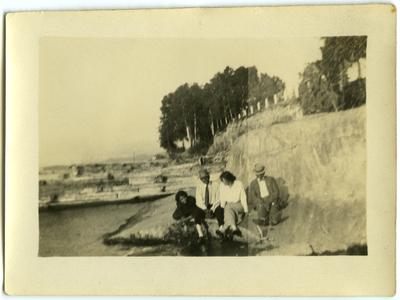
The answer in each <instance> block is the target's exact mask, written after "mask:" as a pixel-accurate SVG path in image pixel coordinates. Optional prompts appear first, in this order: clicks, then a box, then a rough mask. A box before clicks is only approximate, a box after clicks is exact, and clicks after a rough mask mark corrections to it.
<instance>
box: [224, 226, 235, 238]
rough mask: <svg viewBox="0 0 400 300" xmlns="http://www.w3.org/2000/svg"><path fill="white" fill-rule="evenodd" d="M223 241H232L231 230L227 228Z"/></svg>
mask: <svg viewBox="0 0 400 300" xmlns="http://www.w3.org/2000/svg"><path fill="white" fill-rule="evenodd" d="M225 240H227V241H231V240H233V233H232V230H231V229H230V228H228V229H227V230H226V231H225Z"/></svg>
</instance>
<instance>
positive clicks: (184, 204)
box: [38, 35, 368, 257]
mask: <svg viewBox="0 0 400 300" xmlns="http://www.w3.org/2000/svg"><path fill="white" fill-rule="evenodd" d="M367 41H368V37H367V36H363V35H360V36H315V37H314V36H312V37H296V38H288V37H285V38H279V37H271V38H265V39H256V38H254V39H252V38H246V39H241V38H236V39H232V38H230V39H189V38H182V39H178V38H160V39H151V38H132V39H129V38H112V37H104V38H102V37H42V38H40V40H39V67H38V68H39V117H38V119H39V133H38V134H39V136H38V138H39V182H38V185H39V195H38V210H39V235H40V236H39V248H38V255H39V256H40V257H57V256H272V255H274V256H288V255H290V256H327V255H335V256H337V255H363V256H366V255H368V242H367V228H366V227H367V225H366V223H367V214H366V201H367V199H366V198H367V197H366V164H367V155H366V102H367V95H366V84H367V79H366V61H367V53H368V51H367Z"/></svg>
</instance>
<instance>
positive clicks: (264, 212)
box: [257, 202, 281, 225]
mask: <svg viewBox="0 0 400 300" xmlns="http://www.w3.org/2000/svg"><path fill="white" fill-rule="evenodd" d="M257 213H258V218H259V219H260V220H263V221H265V222H266V223H268V224H271V225H275V224H277V223H279V220H280V216H281V213H280V211H279V207H278V205H277V204H276V203H275V202H272V203H265V202H264V203H259V204H258V205H257Z"/></svg>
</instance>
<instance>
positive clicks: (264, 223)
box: [253, 219, 268, 226]
mask: <svg viewBox="0 0 400 300" xmlns="http://www.w3.org/2000/svg"><path fill="white" fill-rule="evenodd" d="M253 222H254V223H255V224H256V225H258V226H268V219H254V220H253Z"/></svg>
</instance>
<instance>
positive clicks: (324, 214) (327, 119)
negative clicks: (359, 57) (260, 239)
mask: <svg viewBox="0 0 400 300" xmlns="http://www.w3.org/2000/svg"><path fill="white" fill-rule="evenodd" d="M365 115H366V111H365V107H361V108H357V109H353V110H348V111H342V112H337V113H328V114H319V115H313V116H308V117H304V118H302V119H300V120H297V121H292V122H288V123H280V124H273V125H271V126H269V127H265V128H260V129H255V130H250V131H248V132H247V133H245V134H243V135H242V136H241V137H239V138H238V139H237V140H236V141H235V142H234V143H233V145H232V148H231V150H230V155H229V156H228V165H227V169H228V170H231V171H233V172H234V173H235V174H237V175H238V178H240V179H241V180H242V181H243V182H244V184H246V185H247V184H248V183H249V182H250V180H251V179H252V178H253V177H254V175H253V172H252V168H253V166H254V164H255V163H257V162H260V163H263V164H265V165H266V167H267V172H268V174H270V175H272V176H274V177H275V178H278V180H279V183H280V185H281V188H282V190H286V192H288V193H289V195H290V196H289V205H288V207H287V208H286V209H285V210H284V211H283V214H284V221H283V222H282V223H281V224H279V225H277V226H276V227H274V229H273V231H272V232H271V233H270V236H271V238H272V240H273V242H274V244H275V245H276V246H277V247H283V246H284V245H289V244H293V243H306V244H308V245H309V246H310V247H311V248H312V249H313V251H314V252H316V253H323V252H326V251H330V252H335V251H338V250H344V249H347V248H348V247H350V246H352V245H366V133H365V126H366V124H365V121H366V120H365Z"/></svg>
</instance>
